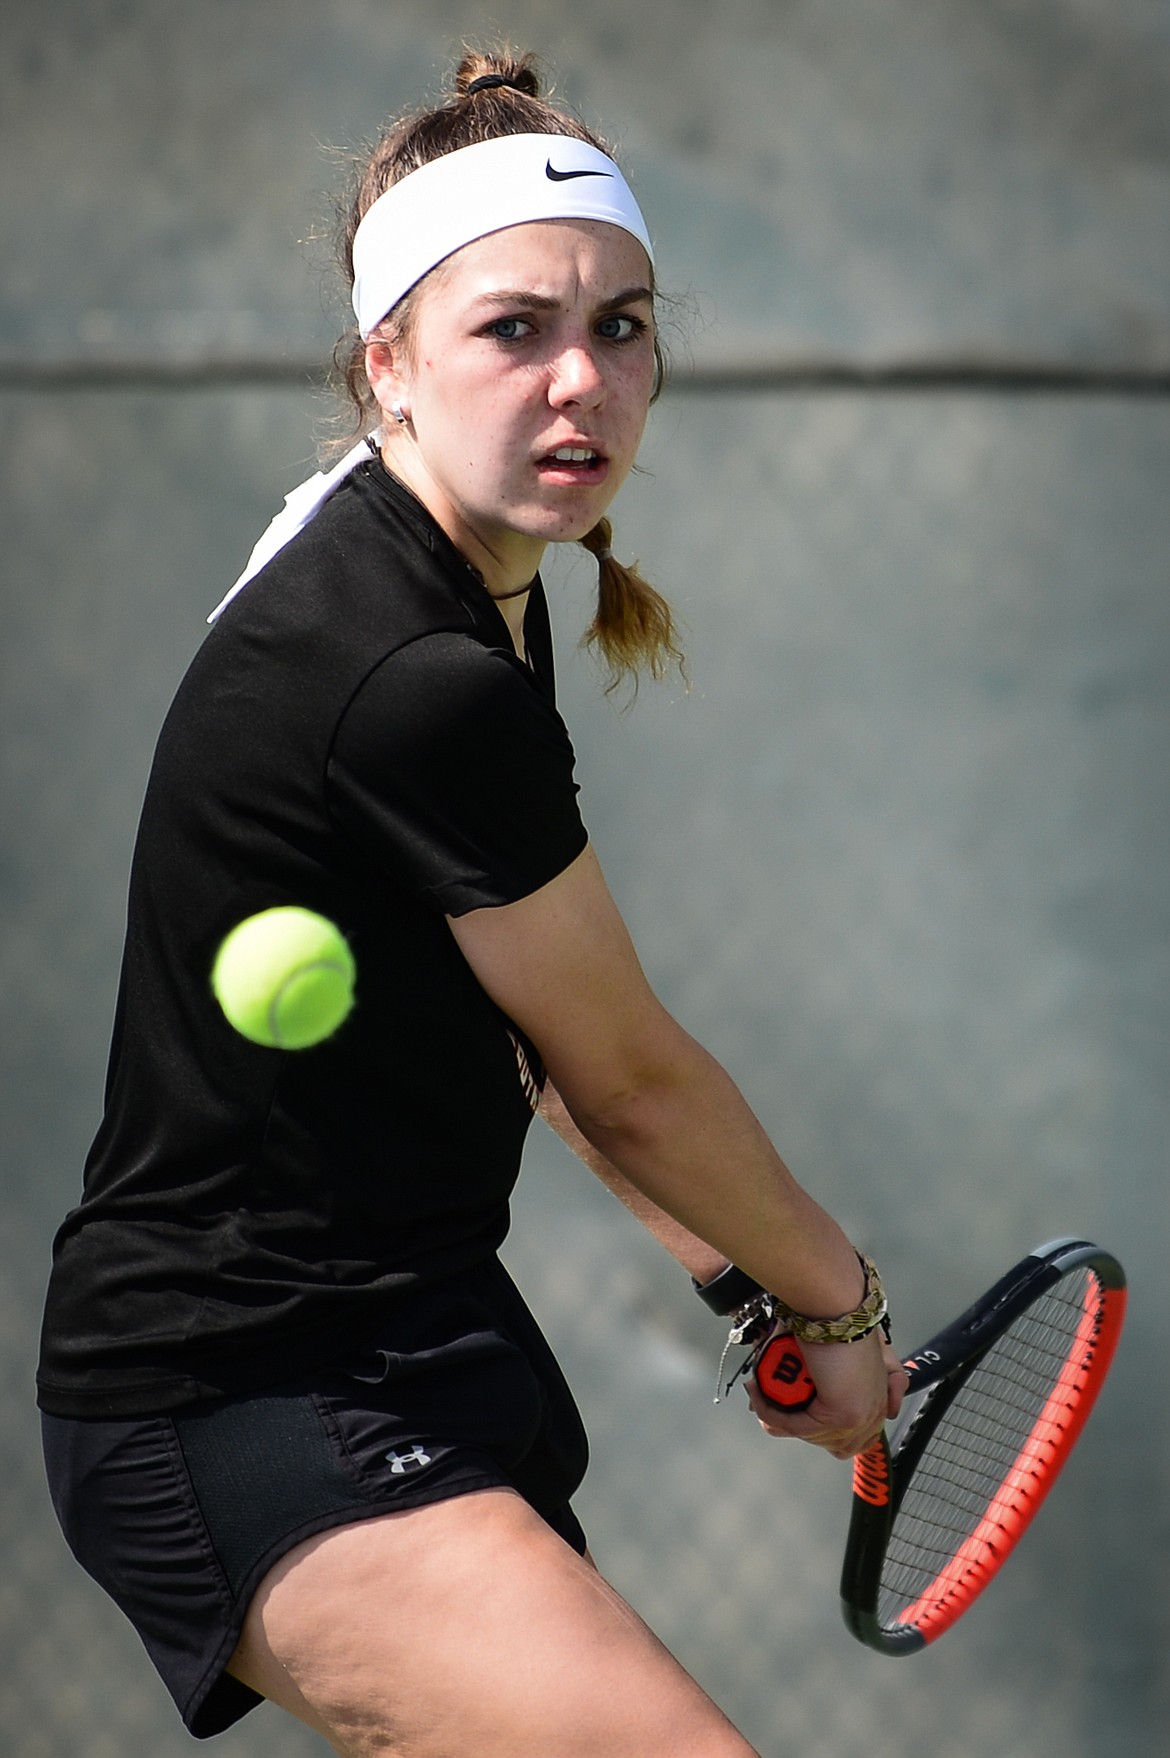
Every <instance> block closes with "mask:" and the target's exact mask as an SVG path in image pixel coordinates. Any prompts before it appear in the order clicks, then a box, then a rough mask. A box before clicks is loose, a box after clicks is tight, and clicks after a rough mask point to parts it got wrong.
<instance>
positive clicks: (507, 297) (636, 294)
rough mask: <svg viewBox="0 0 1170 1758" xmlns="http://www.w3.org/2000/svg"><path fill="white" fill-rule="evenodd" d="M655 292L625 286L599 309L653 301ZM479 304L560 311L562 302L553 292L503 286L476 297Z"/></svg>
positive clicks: (603, 302) (611, 309)
mask: <svg viewBox="0 0 1170 1758" xmlns="http://www.w3.org/2000/svg"><path fill="white" fill-rule="evenodd" d="M653 299H654V294H653V292H652V291H651V289H650V288H649V287H625V288H623V290H622V291H621V292H620V293H614V294H613V295H611V297H610V298H608V299H603V300H602V301H601V303H600V304H599V305H598V307H597V309H598V310H599V311H616V310H617V309H618V307H619V306H622V305H636V304H638V303H639V301H648V302H651V303H652V302H653ZM476 304H477V305H513V306H515V305H522V306H526V307H527V309H528V310H529V311H559V310H560V306H561V302H560V300H559V299H557V298H555V297H554V296H553V295H551V294H547V293H533V292H531V291H529V290H528V289H526V288H522V287H517V288H503V289H501V291H500V292H498V293H481V294H479V295H478V297H477V299H476Z"/></svg>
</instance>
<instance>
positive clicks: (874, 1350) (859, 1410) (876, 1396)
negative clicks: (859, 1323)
mask: <svg viewBox="0 0 1170 1758" xmlns="http://www.w3.org/2000/svg"><path fill="white" fill-rule="evenodd" d="M801 1347H802V1351H803V1353H804V1357H805V1361H806V1363H807V1366H808V1370H809V1373H810V1374H811V1375H812V1378H813V1381H814V1383H815V1385H816V1388H817V1396H816V1398H815V1399H814V1400H813V1402H812V1404H811V1405H810V1406H809V1408H808V1409H807V1410H801V1411H798V1412H796V1413H795V1414H793V1415H786V1414H785V1413H784V1412H783V1411H781V1410H779V1409H777V1407H776V1406H775V1405H774V1404H772V1403H770V1402H769V1401H768V1400H767V1399H766V1398H765V1397H764V1396H763V1394H762V1393H761V1391H760V1389H759V1387H758V1386H757V1385H756V1383H755V1380H754V1378H751V1379H749V1380H748V1381H747V1382H746V1385H747V1394H748V1402H749V1403H750V1404H751V1407H752V1409H753V1410H754V1411H755V1413H756V1415H757V1416H758V1417H759V1420H760V1424H761V1427H763V1428H764V1429H765V1430H766V1431H767V1432H768V1433H769V1434H771V1435H776V1436H782V1437H790V1438H793V1439H796V1440H802V1441H808V1442H809V1444H810V1445H811V1446H814V1447H823V1448H824V1449H825V1451H826V1452H829V1453H831V1454H832V1455H833V1457H834V1458H835V1459H850V1458H852V1457H853V1456H854V1455H855V1454H857V1453H863V1452H865V1450H866V1448H867V1447H870V1446H872V1445H873V1443H874V1441H875V1440H876V1439H877V1437H878V1435H879V1434H880V1433H881V1429H882V1425H883V1424H884V1423H885V1421H886V1420H887V1419H888V1418H889V1417H892V1416H896V1415H897V1414H898V1410H899V1409H900V1407H901V1404H902V1399H903V1398H904V1397H905V1395H906V1387H907V1384H908V1380H907V1375H906V1370H905V1368H904V1367H903V1366H902V1363H901V1360H900V1358H899V1356H898V1354H897V1352H896V1351H895V1349H894V1348H893V1346H892V1345H891V1344H889V1343H887V1342H886V1340H885V1337H884V1335H883V1333H882V1331H881V1329H880V1328H879V1329H878V1330H876V1331H871V1333H870V1335H869V1336H868V1337H864V1338H862V1339H861V1340H860V1341H859V1342H856V1343H807V1344H802V1345H801Z"/></svg>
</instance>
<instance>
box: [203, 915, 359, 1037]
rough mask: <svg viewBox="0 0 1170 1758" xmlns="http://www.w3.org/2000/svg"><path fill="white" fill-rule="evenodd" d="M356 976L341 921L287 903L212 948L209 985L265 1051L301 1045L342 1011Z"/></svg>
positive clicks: (331, 1026) (329, 1029)
mask: <svg viewBox="0 0 1170 1758" xmlns="http://www.w3.org/2000/svg"><path fill="white" fill-rule="evenodd" d="M354 976H355V968H354V961H353V953H352V952H351V951H350V950H349V947H348V945H347V944H346V941H345V936H344V935H343V934H342V932H341V930H340V928H338V927H337V926H336V925H335V924H334V923H333V922H331V921H329V920H328V919H327V918H326V917H325V916H319V915H317V914H316V913H315V912H314V911H313V910H306V909H301V908H300V907H299V906H298V905H296V904H285V905H282V906H280V907H279V908H277V909H270V910H261V912H260V914H259V915H257V916H249V917H248V918H247V919H246V920H245V921H243V922H239V923H238V924H237V925H236V927H234V928H233V929H232V931H231V933H230V934H229V935H228V936H227V938H226V939H225V940H224V942H223V944H222V946H221V947H220V949H219V952H218V953H217V954H216V959H215V965H214V967H213V969H212V972H211V986H212V988H213V989H214V991H215V995H216V999H217V1000H218V1002H219V1004H220V1006H221V1007H222V1008H223V1010H224V1013H225V1014H226V1015H227V1017H228V1020H229V1021H230V1023H231V1024H232V1025H233V1026H235V1028H236V1030H237V1031H238V1032H241V1033H242V1034H243V1036H244V1037H245V1038H250V1039H251V1041H252V1042H253V1043H254V1044H263V1045H265V1046H266V1047H267V1048H268V1049H270V1050H306V1049H308V1048H309V1046H310V1045H312V1044H319V1043H320V1042H321V1041H322V1039H323V1038H328V1037H330V1036H331V1034H332V1033H333V1032H335V1031H336V1030H337V1028H338V1026H339V1025H340V1024H341V1022H342V1020H343V1019H344V1018H345V1017H346V1015H347V1014H348V1012H349V1010H350V1008H351V1007H352V1006H353V985H354Z"/></svg>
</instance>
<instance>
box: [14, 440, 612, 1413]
mask: <svg viewBox="0 0 1170 1758" xmlns="http://www.w3.org/2000/svg"><path fill="white" fill-rule="evenodd" d="M525 639H526V644H527V650H528V664H525V663H524V662H522V661H521V660H520V659H519V658H518V657H517V655H516V652H515V649H514V647H513V645H512V641H511V637H510V635H509V632H508V629H507V626H506V624H505V623H504V620H503V618H502V616H501V615H500V612H499V610H498V609H497V607H496V606H495V605H494V604H493V603H492V600H491V598H490V596H489V595H488V593H487V591H486V590H485V588H484V587H483V585H482V583H481V582H480V581H479V579H478V577H477V576H476V575H474V574H473V573H472V571H471V570H470V569H469V568H468V566H467V564H466V563H465V562H464V561H463V560H462V558H461V557H460V556H459V554H458V553H457V551H456V550H455V549H454V547H453V546H452V545H451V543H450V542H449V541H448V539H447V538H446V537H445V536H444V534H443V533H442V532H441V531H440V530H439V528H438V527H437V526H436V525H435V523H434V522H433V520H432V519H431V518H430V516H429V515H428V514H427V513H426V512H425V510H424V509H423V508H422V507H421V506H420V505H419V503H418V502H417V501H416V500H415V499H414V498H413V497H412V496H411V495H410V494H409V493H408V492H407V491H406V490H405V489H404V488H402V487H401V485H400V484H398V483H396V482H395V481H394V479H393V478H392V477H390V476H389V475H388V474H387V472H386V471H385V470H384V469H383V468H382V466H381V464H380V462H378V461H376V460H371V462H370V463H369V464H366V465H362V466H361V467H359V469H358V470H357V471H356V472H355V473H354V474H353V475H352V476H351V477H350V478H349V479H348V480H347V481H346V483H345V484H344V485H343V486H342V487H341V488H340V489H339V490H338V491H337V492H336V493H335V494H334V496H333V497H332V498H331V499H330V500H329V501H328V502H327V503H326V505H325V506H324V507H323V508H322V510H321V511H320V512H319V513H318V514H317V516H316V518H315V519H314V520H313V521H312V522H311V523H310V524H309V525H308V526H307V527H306V529H305V530H304V531H303V532H302V533H301V534H300V535H299V536H298V537H297V538H295V539H294V540H293V542H292V543H291V544H290V545H289V546H288V547H287V548H286V549H285V550H283V551H282V552H281V553H280V554H279V555H278V556H277V557H275V559H274V560H273V561H272V562H270V563H269V564H268V566H267V567H266V568H265V569H264V570H263V572H262V573H261V574H259V575H258V576H257V578H256V579H255V580H253V581H252V582H251V583H250V584H249V586H248V587H247V588H246V589H245V590H244V591H243V592H242V593H241V594H240V596H239V597H238V598H237V599H236V600H235V601H234V602H233V603H232V604H231V605H230V606H229V607H228V609H227V610H226V611H225V612H224V614H223V616H222V617H221V619H220V621H219V622H218V623H217V625H216V626H215V628H214V629H213V630H212V632H211V633H210V634H209V636H208V637H207V639H206V641H205V642H204V644H203V646H202V648H201V649H200V651H199V653H198V654H197V655H196V658H195V660H194V662H193V664H192V666H191V668H190V670H189V672H188V674H187V676H186V678H185V680H184V682H183V684H182V685H181V687H180V689H179V692H178V694H177V696H176V699H175V702H174V704H173V706H172V708H171V711H170V714H169V715H168V717H167V720H166V723H165V725H164V727H163V731H162V734H161V736H160V740H159V744H158V749H157V752H156V755H155V761H154V766H153V769H152V772H151V777H150V782H149V785H148V788H147V792H146V798H145V803H144V806H143V813H142V821H141V825H140V828H139V835H138V842H137V846H136V849H135V856H134V863H133V869H132V874H131V882H130V898H129V913H128V926H127V939H126V949H125V956H124V960H123V966H122V978H121V985H120V991H119V997H118V1007H117V1014H116V1019H115V1025H114V1038H113V1047H112V1051H111V1057H110V1067H109V1075H108V1080H107V1089H106V1107H105V1115H104V1119H103V1122H102V1125H101V1128H100V1130H99V1132H98V1135H97V1138H96V1140H95V1142H94V1145H93V1148H92V1149H91V1152H90V1155H89V1159H88V1161H87V1165H86V1170H85V1183H84V1195H83V1198H82V1201H81V1204H80V1206H79V1207H78V1208H77V1209H75V1210H74V1211H73V1212H72V1213H71V1214H70V1215H69V1216H68V1217H67V1219H66V1221H65V1222H64V1224H63V1226H62V1228H61V1230H60V1232H59V1234H58V1236H57V1240H56V1244H55V1249H54V1264H53V1271H52V1276H51V1281H50V1287H49V1296H48V1302H47V1307H46V1315H45V1324H44V1332H43V1338H42V1352H41V1366H40V1372H39V1374H38V1387H39V1396H40V1402H41V1404H42V1406H43V1408H45V1409H47V1410H49V1411H51V1412H53V1413H55V1414H58V1415H63V1416H71V1415H72V1416H86V1415H99V1414H101V1415H111V1416H117V1415H133V1414H138V1413H142V1412H147V1411H151V1410H162V1409H166V1408H171V1407H175V1406H178V1405H180V1404H182V1403H185V1402H188V1401H190V1400H193V1399H196V1398H199V1397H204V1396H208V1395H214V1394H216V1393H222V1392H231V1391H243V1390H249V1389H253V1388H256V1387H260V1386H263V1385H266V1384H270V1383H273V1382H275V1381H278V1380H280V1379H283V1378H286V1377H287V1376H288V1375H289V1374H290V1373H292V1372H296V1371H300V1370H303V1369H306V1368H311V1367H313V1366H316V1365H320V1364H322V1363H324V1362H325V1361H327V1360H329V1359H331V1358H333V1357H334V1356H335V1355H336V1354H337V1352H338V1351H339V1350H340V1349H343V1348H345V1347H346V1346H348V1344H349V1342H350V1341H351V1340H352V1339H353V1338H355V1337H356V1336H358V1335H359V1334H360V1333H361V1332H362V1331H364V1330H365V1329H366V1327H367V1326H368V1325H369V1324H370V1323H371V1321H372V1320H373V1319H375V1318H376V1316H377V1315H378V1313H379V1312H380V1311H381V1310H383V1309H384V1308H385V1307H386V1305H387V1303H389V1302H392V1301H393V1300H394V1299H395V1298H396V1297H398V1296H400V1295H401V1293H402V1291H403V1290H405V1289H408V1288H409V1287H411V1286H414V1285H417V1284H419V1283H421V1282H426V1281H433V1280H435V1279H437V1278H439V1277H441V1276H445V1275H450V1274H453V1273H455V1272H458V1271H459V1270H460V1269H462V1268H464V1267H465V1266H466V1265H468V1264H470V1263H474V1262H477V1261H479V1260H481V1259H483V1258H484V1257H486V1256H488V1255H490V1254H491V1253H492V1252H494V1251H495V1250H496V1248H497V1247H498V1245H499V1244H500V1241H501V1240H502V1238H503V1237H504V1234H505V1232H506V1230H507V1224H508V1199H509V1196H510V1193H511V1190H512V1187H513V1185H514V1183H515V1180H516V1177H517V1174H518V1171H519V1164H520V1154H521V1149H522V1146H523V1142H524V1137H525V1134H526V1132H527V1128H528V1125H529V1123H530V1121H531V1116H532V1100H533V1094H534V1091H535V1089H536V1087H537V1086H538V1085H539V1082H540V1080H541V1079H542V1071H541V1069H540V1065H539V1061H538V1058H537V1056H536V1053H535V1051H534V1049H533V1048H532V1046H531V1045H529V1044H527V1043H525V1042H524V1040H523V1038H522V1036H521V1034H520V1033H519V1032H518V1031H517V1030H516V1028H515V1027H513V1026H512V1025H511V1024H510V1022H509V1021H508V1020H507V1019H506V1018H505V1017H504V1016H503V1015H502V1013H501V1012H500V1011H499V1010H498V1009H497V1008H496V1007H495V1005H494V1004H493V1003H492V1002H491V1000H490V999H489V998H488V996H487V995H486V994H485V993H484V991H483V990H482V989H481V988H480V986H479V984H478V983H477V982H476V980H475V978H474V976H473V975H472V973H471V970H470V968H469V967H468V965H467V964H466V962H465V960H464V959H463V957H462V955H461V954H460V952H459V949H458V947H457V945H456V943H455V940H454V938H453V936H452V935H451V932H450V929H449V927H448V925H447V922H446V920H445V918H446V916H448V915H454V916H457V915H461V914H463V913H465V912H466V911H468V910H472V909H477V908H481V907H484V906H493V905H500V904H506V903H510V902H513V901H515V900H516V899H518V898H521V897H525V896H528V895H530V894H531V893H532V892H533V891H535V890H537V889H539V887H540V886H542V885H544V884H546V883H547V882H548V881H549V880H550V879H552V878H554V877H555V876H556V875H557V874H558V873H559V872H561V871H563V869H564V868H565V867H566V866H568V864H569V863H570V862H571V861H572V860H573V859H574V858H575V857H576V856H577V855H578V854H579V853H580V852H581V850H582V848H583V847H584V846H585V841H586V837H585V831H584V828H583V826H582V824H581V819H580V815H579V812H578V809H577V801H576V787H575V783H574V781H573V752H572V747H571V744H570V742H569V737H568V734H567V732H566V730H565V727H564V723H563V722H562V720H561V719H560V716H559V715H558V713H557V711H556V707H555V702H554V696H553V681H552V643H551V637H550V633H549V626H548V615H547V609H546V606H545V602H544V597H543V592H542V589H541V587H540V585H539V582H537V583H536V584H535V585H534V588H533V590H532V593H531V597H530V599H529V603H528V608H527V613H526V618H525ZM282 903H298V904H303V905H306V906H307V907H308V908H310V909H315V910H319V911H320V912H321V913H322V914H324V915H326V916H328V917H330V918H331V919H332V920H333V921H335V922H337V923H338V925H339V926H340V927H341V929H342V930H343V932H344V933H345V935H346V936H347V938H348V940H349V942H350V945H351V947H352V949H353V952H354V956H355V959H356V963H357V971H358V979H357V1001H356V1005H355V1007H354V1010H353V1012H352V1013H351V1015H350V1016H349V1018H348V1020H347V1021H346V1022H345V1024H344V1025H343V1026H342V1027H341V1029H340V1030H339V1031H338V1032H337V1033H336V1035H335V1036H334V1037H333V1038H331V1039H329V1040H327V1041H326V1042H325V1043H323V1044H321V1045H319V1046H316V1047H315V1048H312V1049H309V1050H303V1051H297V1052H288V1053H282V1052H280V1051H275V1050H265V1049H261V1048H258V1047H256V1046H255V1045H253V1044H250V1043H248V1042H247V1041H246V1040H245V1039H243V1038H242V1037H240V1036H238V1035H237V1034H236V1033H235V1032H234V1031H233V1030H232V1028H231V1026H229V1025H228V1023H227V1021H226V1020H225V1018H224V1016H223V1014H222V1013H221V1012H220V1010H219V1007H218V1005H217V1003H216V1001H215V999H214V997H213V995H212V992H211V987H210V972H211V967H212V963H213V960H214V957H215V952H216V948H217V946H218V944H219V942H220V940H221V939H222V937H223V935H224V934H225V933H226V932H227V931H228V929H230V928H231V927H232V926H233V925H234V924H235V923H236V922H238V921H240V920H241V919H242V918H244V917H246V916H250V915H252V914H253V913H255V912H256V911H258V910H262V909H266V908H268V907H270V906H271V905H274V904H282Z"/></svg>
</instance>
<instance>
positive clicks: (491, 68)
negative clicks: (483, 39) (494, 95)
mask: <svg viewBox="0 0 1170 1758" xmlns="http://www.w3.org/2000/svg"><path fill="white" fill-rule="evenodd" d="M532 60H533V58H532V56H531V55H520V56H516V55H510V54H498V55H486V54H483V53H481V52H479V51H477V50H469V51H468V53H467V54H465V55H464V57H463V59H462V61H461V62H460V63H459V66H458V67H457V68H456V70H455V95H456V97H459V98H467V97H471V96H472V95H473V94H474V93H475V92H482V91H489V90H491V89H492V88H493V87H502V86H511V87H512V89H513V90H514V91H518V92H523V93H524V96H525V97H528V98H538V97H539V96H540V81H539V79H538V78H537V76H536V72H535V69H534V68H533V65H532Z"/></svg>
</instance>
